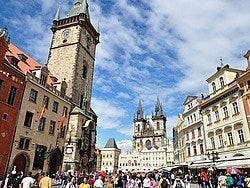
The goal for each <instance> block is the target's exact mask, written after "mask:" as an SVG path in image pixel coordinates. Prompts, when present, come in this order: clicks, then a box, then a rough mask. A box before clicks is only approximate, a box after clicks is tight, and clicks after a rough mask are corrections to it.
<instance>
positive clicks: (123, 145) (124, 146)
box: [117, 140, 132, 153]
mask: <svg viewBox="0 0 250 188" xmlns="http://www.w3.org/2000/svg"><path fill="white" fill-rule="evenodd" d="M117 147H118V148H119V149H121V151H122V153H126V152H131V151H132V141H131V140H121V141H118V142H117Z"/></svg>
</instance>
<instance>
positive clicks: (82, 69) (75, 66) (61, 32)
mask: <svg viewBox="0 0 250 188" xmlns="http://www.w3.org/2000/svg"><path fill="white" fill-rule="evenodd" d="M51 30H52V32H53V38H52V43H51V47H50V51H49V57H48V62H47V66H48V69H49V70H50V72H51V73H52V74H53V75H55V76H56V77H57V78H58V79H60V80H65V81H66V82H67V85H68V90H67V91H66V95H67V96H69V97H70V98H72V101H73V103H74V104H75V105H76V106H79V107H80V108H86V109H87V110H89V109H90V101H91V93H92V82H93V72H94V62H95V51H96V45H97V44H98V43H99V32H98V31H97V30H96V29H95V28H94V27H93V25H92V24H91V21H90V16H89V10H88V3H87V0H77V1H76V3H75V4H74V6H73V7H72V9H71V10H70V11H69V13H68V15H67V17H66V18H63V19H60V10H58V11H57V13H56V16H55V19H54V21H53V25H52V28H51Z"/></svg>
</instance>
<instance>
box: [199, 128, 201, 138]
mask: <svg viewBox="0 0 250 188" xmlns="http://www.w3.org/2000/svg"><path fill="white" fill-rule="evenodd" d="M198 136H201V128H200V127H198Z"/></svg>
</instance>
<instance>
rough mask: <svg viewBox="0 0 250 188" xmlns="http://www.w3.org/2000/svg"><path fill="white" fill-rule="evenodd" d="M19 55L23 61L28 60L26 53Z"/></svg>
mask: <svg viewBox="0 0 250 188" xmlns="http://www.w3.org/2000/svg"><path fill="white" fill-rule="evenodd" d="M17 55H18V57H19V59H20V60H21V61H22V62H26V60H27V59H28V57H27V56H26V55H24V54H17Z"/></svg>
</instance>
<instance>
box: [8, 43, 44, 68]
mask: <svg viewBox="0 0 250 188" xmlns="http://www.w3.org/2000/svg"><path fill="white" fill-rule="evenodd" d="M18 54H24V55H25V56H27V57H28V59H27V60H26V62H23V61H22V60H21V59H20V58H19V56H18ZM6 56H14V57H15V58H17V59H18V60H20V61H19V62H18V64H17V68H19V69H20V70H21V71H22V72H23V73H27V72H30V73H31V70H34V69H36V68H37V67H36V66H42V65H41V64H39V63H38V62H37V61H35V60H34V59H33V58H31V57H30V56H28V55H27V54H26V53H24V52H23V51H22V50H20V49H18V48H17V47H16V46H15V45H13V44H12V43H10V44H9V49H8V51H7V53H6ZM6 59H7V58H6ZM7 61H8V59H7ZM8 63H9V64H12V62H9V61H8Z"/></svg>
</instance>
